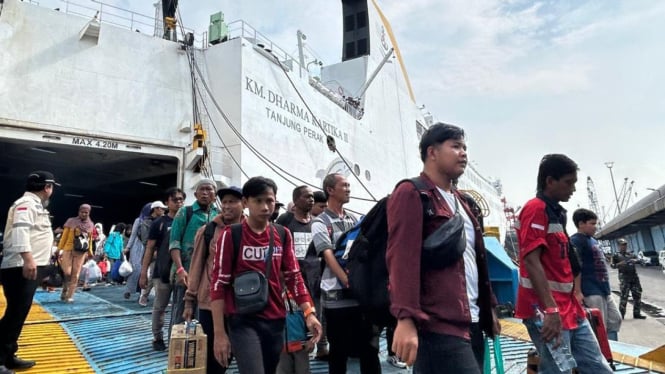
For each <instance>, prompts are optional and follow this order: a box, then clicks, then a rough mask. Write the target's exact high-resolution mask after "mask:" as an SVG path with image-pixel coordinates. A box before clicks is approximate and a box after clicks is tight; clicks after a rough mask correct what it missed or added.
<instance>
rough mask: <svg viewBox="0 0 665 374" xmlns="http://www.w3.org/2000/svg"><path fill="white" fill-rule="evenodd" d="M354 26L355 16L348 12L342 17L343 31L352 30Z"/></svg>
mask: <svg viewBox="0 0 665 374" xmlns="http://www.w3.org/2000/svg"><path fill="white" fill-rule="evenodd" d="M355 28H356V17H354V16H353V14H350V15H348V16H346V17H344V31H345V32H349V31H353V29H355Z"/></svg>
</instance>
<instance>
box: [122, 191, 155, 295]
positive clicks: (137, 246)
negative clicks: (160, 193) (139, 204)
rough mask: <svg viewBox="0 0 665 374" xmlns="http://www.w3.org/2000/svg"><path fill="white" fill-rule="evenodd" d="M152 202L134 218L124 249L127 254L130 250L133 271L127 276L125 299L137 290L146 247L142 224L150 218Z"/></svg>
mask: <svg viewBox="0 0 665 374" xmlns="http://www.w3.org/2000/svg"><path fill="white" fill-rule="evenodd" d="M151 204H152V203H147V204H145V205H144V206H143V208H142V209H141V214H140V215H139V216H138V217H137V218H136V219H135V220H134V225H133V226H132V233H131V235H130V236H129V240H128V241H127V246H126V247H125V249H124V250H123V252H124V253H125V255H127V252H129V262H130V263H131V264H132V273H131V274H130V275H129V277H128V278H127V288H126V289H125V294H124V295H123V296H124V297H125V299H129V298H130V297H131V296H132V294H134V293H135V292H137V285H138V282H139V276H140V275H141V262H142V261H143V252H145V247H144V246H143V243H142V240H141V238H140V231H141V224H142V223H143V221H145V220H147V219H149V218H150V213H151V208H150V205H151Z"/></svg>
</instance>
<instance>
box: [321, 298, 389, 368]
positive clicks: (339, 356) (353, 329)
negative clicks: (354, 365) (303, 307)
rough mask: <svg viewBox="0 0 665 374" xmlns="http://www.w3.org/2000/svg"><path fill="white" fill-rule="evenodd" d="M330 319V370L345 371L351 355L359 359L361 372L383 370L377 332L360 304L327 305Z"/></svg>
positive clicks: (326, 314) (327, 314) (328, 319)
mask: <svg viewBox="0 0 665 374" xmlns="http://www.w3.org/2000/svg"><path fill="white" fill-rule="evenodd" d="M323 313H324V315H325V318H326V320H327V321H328V343H330V348H329V350H328V351H329V356H328V372H329V373H330V374H346V362H347V360H348V358H349V357H358V358H360V372H361V373H362V374H374V373H377V374H378V373H381V364H380V363H379V345H378V339H376V338H377V335H378V334H377V333H375V331H374V327H373V326H372V324H371V323H370V322H369V321H367V320H366V319H365V318H363V314H362V312H361V311H360V308H359V307H350V308H337V309H330V308H324V309H323Z"/></svg>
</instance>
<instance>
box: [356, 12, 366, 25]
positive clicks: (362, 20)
mask: <svg viewBox="0 0 665 374" xmlns="http://www.w3.org/2000/svg"><path fill="white" fill-rule="evenodd" d="M356 18H357V22H356V23H357V24H358V28H359V29H361V28H363V27H367V12H359V13H358V14H357V15H356Z"/></svg>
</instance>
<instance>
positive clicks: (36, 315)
mask: <svg viewBox="0 0 665 374" xmlns="http://www.w3.org/2000/svg"><path fill="white" fill-rule="evenodd" d="M123 292H124V290H123V287H121V286H105V285H98V286H96V287H93V288H92V290H91V291H90V292H77V293H76V296H75V300H76V301H75V302H74V303H72V304H66V303H63V302H61V301H60V293H59V292H57V291H56V292H47V291H44V290H41V289H39V290H38V291H37V293H36V295H35V298H34V304H33V307H32V309H31V311H30V315H29V316H28V320H27V321H26V324H25V327H24V329H23V333H22V334H21V338H20V340H19V346H20V348H19V352H18V354H19V356H21V357H23V358H26V359H33V360H36V361H37V365H36V366H35V367H33V368H31V369H28V370H22V371H20V372H21V373H65V372H66V373H105V374H106V373H109V374H110V373H163V372H165V370H166V366H167V352H155V351H153V350H152V348H151V340H152V333H151V327H150V326H151V317H150V313H151V307H150V306H151V305H149V307H147V308H144V307H141V306H139V305H138V303H136V301H135V300H131V301H128V300H125V299H124V298H123V296H122V294H123ZM0 295H2V296H0V311H4V308H5V299H4V294H2V289H1V288H0ZM167 321H168V315H167ZM502 326H503V334H504V335H502V336H501V349H502V353H503V358H504V369H505V372H506V373H524V372H525V371H526V360H527V351H528V350H529V349H531V348H532V347H533V345H532V344H531V343H530V342H529V341H528V335H527V333H526V330H525V329H524V327H523V325H522V324H521V323H519V322H518V321H514V320H502ZM612 343H613V344H612V348H613V349H614V350H615V352H614V356H615V357H614V358H615V361H619V362H620V363H618V364H617V373H622V374H637V373H655V372H663V371H662V370H663V368H662V367H661V366H662V364H661V366H658V364H656V363H653V362H650V361H646V360H644V359H639V358H637V357H638V356H639V355H641V354H643V353H644V352H645V351H646V350H645V349H643V348H642V349H640V347H636V346H628V345H625V344H624V345H622V344H621V343H617V344H615V343H614V342H612ZM617 350H620V351H621V352H617ZM631 353H632V354H631ZM492 354H493V352H492ZM380 355H381V362H382V369H383V373H408V372H410V370H408V369H397V368H394V367H392V366H390V365H389V364H388V363H386V361H385V356H386V342H385V339H384V337H382V339H381V353H380ZM621 362H623V363H621ZM649 368H651V370H649ZM655 370H659V371H655ZM227 372H228V373H237V370H236V368H235V367H234V366H232V367H231V368H230V370H228V371H227ZM311 372H312V373H327V363H325V362H321V361H316V360H313V359H312V360H311ZM349 372H350V373H358V372H360V370H359V365H358V362H357V361H355V360H352V362H351V363H350V365H349Z"/></svg>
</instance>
